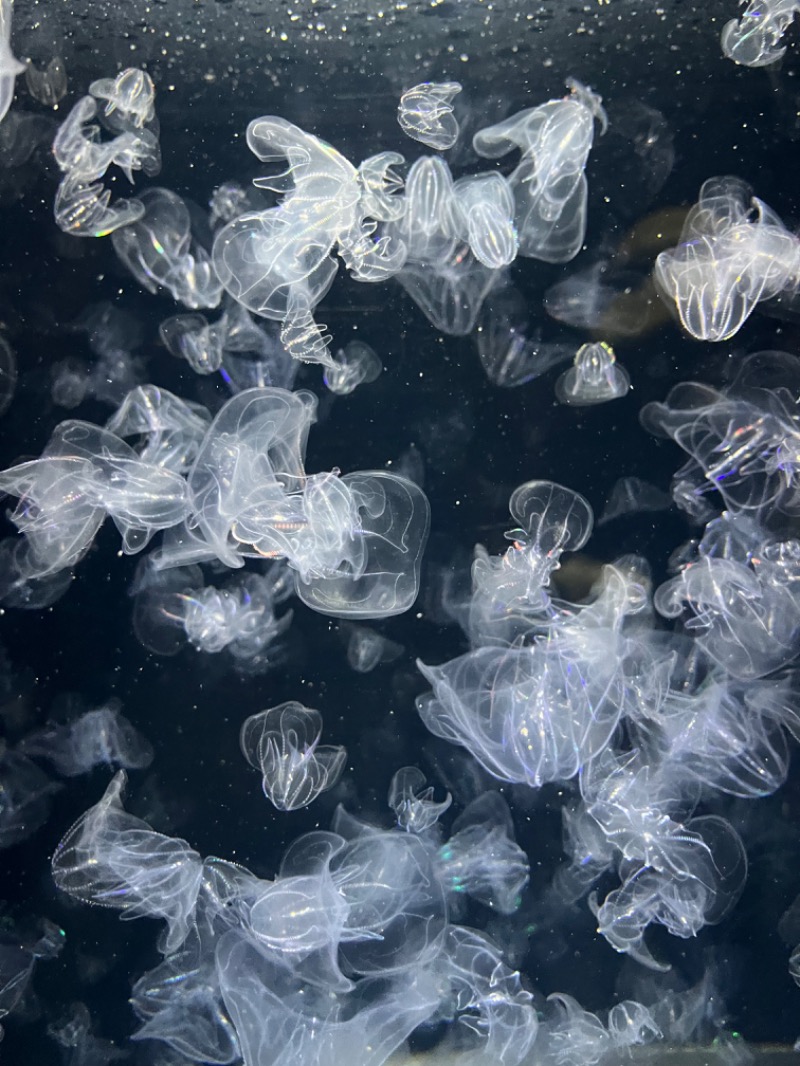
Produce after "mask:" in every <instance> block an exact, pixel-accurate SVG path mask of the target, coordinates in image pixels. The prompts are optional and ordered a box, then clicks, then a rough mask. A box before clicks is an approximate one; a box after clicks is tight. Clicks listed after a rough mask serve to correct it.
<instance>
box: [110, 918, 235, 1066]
mask: <svg viewBox="0 0 800 1066" xmlns="http://www.w3.org/2000/svg"><path fill="white" fill-rule="evenodd" d="M131 1006H132V1007H133V1010H134V1012H135V1014H136V1016H137V1017H138V1018H139V1019H140V1021H141V1022H142V1025H141V1026H140V1028H139V1029H137V1031H136V1032H135V1033H134V1034H133V1036H132V1039H133V1040H161V1041H163V1042H164V1043H165V1044H167V1045H168V1046H169V1047H171V1048H174V1050H175V1051H176V1052H178V1054H179V1055H181V1057H185V1058H186V1059H188V1060H190V1061H196V1062H207V1063H212V1062H213V1063H218V1064H219V1066H225V1064H228V1063H233V1062H238V1061H239V1043H238V1040H237V1038H236V1031H235V1030H234V1028H233V1024H232V1023H231V1020H230V1018H229V1017H228V1016H227V1014H226V1012H225V1008H224V1006H223V1004H222V996H221V994H220V991H219V986H218V982H217V979H216V974H215V971H214V945H213V943H210V944H207V943H204V939H203V938H201V936H200V935H199V934H198V933H197V932H196V931H192V932H191V933H190V934H189V936H188V937H187V939H186V942H185V943H184V944H183V945H182V947H181V948H180V950H179V951H177V952H176V953H175V954H174V955H170V956H169V957H168V958H166V959H164V961H163V962H162V963H161V964H160V965H158V966H156V967H155V968H154V969H152V970H150V971H149V972H148V973H146V974H144V975H143V976H142V977H140V978H139V980H138V981H137V982H136V983H135V984H134V986H133V990H132V992H131Z"/></svg>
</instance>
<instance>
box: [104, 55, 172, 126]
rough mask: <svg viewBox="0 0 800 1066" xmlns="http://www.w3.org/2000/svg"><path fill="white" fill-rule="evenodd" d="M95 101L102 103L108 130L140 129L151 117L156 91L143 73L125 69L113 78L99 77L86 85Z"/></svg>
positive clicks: (151, 81) (153, 111)
mask: <svg viewBox="0 0 800 1066" xmlns="http://www.w3.org/2000/svg"><path fill="white" fill-rule="evenodd" d="M89 92H90V93H91V95H92V96H93V97H94V98H95V100H105V102H106V103H105V108H104V111H103V114H104V117H105V119H106V121H107V124H108V127H109V129H112V130H113V129H115V128H116V130H117V131H119V130H120V129H127V128H128V127H130V126H134V127H135V128H136V129H143V128H144V127H145V126H146V125H148V123H151V122H152V121H153V119H154V118H155V113H156V111H155V97H156V90H155V86H154V85H153V79H152V78H151V77H150V75H149V74H148V73H147V72H146V71H144V70H137V69H136V68H135V67H128V68H127V69H126V70H123V71H121V72H120V73H119V74H118V75H117V76H116V78H100V79H98V80H97V81H93V82H92V83H91V85H90V86H89Z"/></svg>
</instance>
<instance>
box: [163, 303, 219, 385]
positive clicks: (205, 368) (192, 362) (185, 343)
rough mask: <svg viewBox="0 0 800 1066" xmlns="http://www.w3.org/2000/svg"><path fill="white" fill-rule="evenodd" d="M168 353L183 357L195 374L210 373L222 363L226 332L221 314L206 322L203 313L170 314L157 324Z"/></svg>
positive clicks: (179, 357)
mask: <svg viewBox="0 0 800 1066" xmlns="http://www.w3.org/2000/svg"><path fill="white" fill-rule="evenodd" d="M158 331H159V333H160V334H161V340H162V341H163V342H164V344H165V345H166V347H167V350H168V351H169V352H170V354H172V355H174V356H176V357H177V358H178V359H185V360H186V362H187V363H188V364H189V366H190V367H191V368H192V370H194V371H195V373H197V374H213V373H214V371H216V370H219V368H220V367H221V366H222V356H223V348H224V344H225V336H226V333H227V322H226V321H225V316H224V315H223V316H222V319H220V321H218V322H214V323H209V321H208V319H207V318H205V316H204V315H172V317H171V318H165V319H164V321H163V322H162V323H161V325H160V326H159V327H158Z"/></svg>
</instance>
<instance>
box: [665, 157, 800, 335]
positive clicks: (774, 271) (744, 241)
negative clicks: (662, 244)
mask: <svg viewBox="0 0 800 1066" xmlns="http://www.w3.org/2000/svg"><path fill="white" fill-rule="evenodd" d="M655 278H656V281H657V283H658V285H659V287H660V288H661V290H662V292H663V293H664V294H665V295H666V296H667V298H668V299H669V300H670V301H672V303H673V304H674V306H675V308H676V310H677V313H678V315H679V317H680V321H681V324H682V325H683V327H684V329H686V330H687V332H689V333H691V335H692V336H693V337H696V338H697V339H698V340H706V341H722V340H727V339H728V338H729V337H732V336H733V335H734V334H735V333H736V332H738V330H739V329H740V328H741V326H742V325H743V323H744V322H745V320H746V319H747V318H748V317H749V315H750V314H751V313H752V311H753V308H754V307H755V306H756V304H757V303H759V302H760V301H761V300H768V299H770V297H773V296H776V295H777V294H778V293H779V292H781V290H783V289H785V288H787V287H789V286H790V285H796V284H797V282H798V279H799V278H800V242H799V241H798V240H797V238H796V237H794V236H792V234H790V233H789V231H788V230H787V229H786V227H785V226H784V225H783V223H782V222H781V220H780V219H779V218H778V216H777V215H776V214H775V213H774V211H772V210H771V209H770V208H769V207H767V205H766V204H765V203H763V202H762V201H761V200H759V199H758V198H757V197H754V196H752V190H751V188H750V186H749V185H747V183H746V182H744V181H741V180H740V179H739V178H732V177H722V178H709V180H708V181H706V182H704V184H703V186H702V187H701V189H700V197H699V199H698V202H697V204H695V206H694V207H693V208H692V210H691V211H690V212H689V214H688V216H687V218H686V222H685V224H684V227H683V231H682V233H681V243H680V244H679V245H678V247H677V248H673V249H671V250H670V251H666V252H661V253H660V254H659V256H658V257H657V259H656V269H655Z"/></svg>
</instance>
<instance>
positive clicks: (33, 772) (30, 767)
mask: <svg viewBox="0 0 800 1066" xmlns="http://www.w3.org/2000/svg"><path fill="white" fill-rule="evenodd" d="M60 789H61V786H60V785H57V784H56V783H55V782H54V781H51V780H50V778H49V777H48V776H47V774H45V773H43V771H42V770H40V769H39V767H38V766H37V765H36V764H35V763H33V762H31V760H30V759H29V758H28V757H27V756H26V755H22V754H21V753H19V752H16V751H12V750H11V749H10V748H8V747H7V745H6V743H5V741H3V742H2V744H0V794H1V795H2V797H3V801H2V804H0V848H9V847H11V845H12V844H17V843H19V841H20V840H25V839H26V838H27V837H29V836H31V834H32V833H35V832H36V830H37V829H39V828H40V827H41V826H43V825H44V823H45V822H46V821H47V819H48V817H49V815H50V805H51V802H52V797H53V795H54V794H55V793H56V792H59V791H60Z"/></svg>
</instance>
